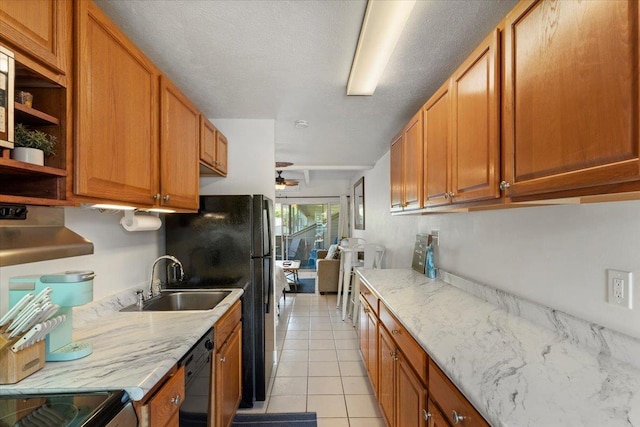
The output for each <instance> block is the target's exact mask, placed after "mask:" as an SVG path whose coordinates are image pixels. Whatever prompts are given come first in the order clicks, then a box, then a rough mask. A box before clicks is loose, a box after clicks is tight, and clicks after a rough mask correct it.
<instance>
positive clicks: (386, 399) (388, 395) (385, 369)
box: [378, 328, 396, 426]
mask: <svg viewBox="0 0 640 427" xmlns="http://www.w3.org/2000/svg"><path fill="white" fill-rule="evenodd" d="M378 331H379V333H378V345H379V346H380V353H379V358H378V360H379V365H378V369H379V375H380V376H379V384H378V403H380V409H382V415H383V416H384V419H385V421H386V422H387V425H388V426H395V418H396V412H395V396H394V392H395V381H394V380H395V357H396V353H395V344H394V343H393V340H392V339H391V335H389V333H388V332H387V331H386V329H384V328H378Z"/></svg>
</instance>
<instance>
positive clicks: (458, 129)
mask: <svg viewBox="0 0 640 427" xmlns="http://www.w3.org/2000/svg"><path fill="white" fill-rule="evenodd" d="M499 60H500V43H499V37H498V30H497V29H496V30H494V31H493V32H492V33H491V34H489V36H488V37H487V38H486V39H485V40H484V41H483V42H482V43H481V44H480V46H478V47H477V48H476V49H475V50H474V51H473V53H472V54H471V55H470V56H469V57H468V58H467V59H466V60H465V61H464V62H463V63H462V65H461V66H460V67H458V69H457V70H456V71H455V73H454V74H453V77H452V82H451V103H452V109H453V111H452V117H451V118H452V121H453V122H452V128H451V192H452V194H450V196H451V197H453V201H454V202H467V201H472V200H483V199H491V198H498V197H500V190H499V182H500V180H499V178H500V126H499V124H500V122H499V120H500V115H499V107H500V84H499V74H500V73H499V71H500V69H499Z"/></svg>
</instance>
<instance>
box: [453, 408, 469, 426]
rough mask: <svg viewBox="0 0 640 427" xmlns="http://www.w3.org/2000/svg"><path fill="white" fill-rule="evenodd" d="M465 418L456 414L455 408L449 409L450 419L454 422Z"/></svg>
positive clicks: (459, 421) (457, 422) (456, 422)
mask: <svg viewBox="0 0 640 427" xmlns="http://www.w3.org/2000/svg"><path fill="white" fill-rule="evenodd" d="M465 418H466V417H464V416H462V415H460V414H458V413H457V412H456V411H455V410H453V411H451V421H453V423H454V424H459V423H461V422H462V421H464V419H465Z"/></svg>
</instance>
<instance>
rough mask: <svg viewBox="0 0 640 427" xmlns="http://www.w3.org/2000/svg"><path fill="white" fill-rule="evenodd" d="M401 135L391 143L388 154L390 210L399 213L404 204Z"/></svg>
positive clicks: (402, 144)
mask: <svg viewBox="0 0 640 427" xmlns="http://www.w3.org/2000/svg"><path fill="white" fill-rule="evenodd" d="M403 136H404V135H403V133H402V132H400V133H399V134H398V135H396V137H395V138H393V140H392V141H391V151H390V153H389V156H390V158H391V159H390V161H391V165H390V167H391V210H392V211H400V210H402V208H403V203H404V180H403V174H402V165H403V161H404V155H403V146H404V143H403Z"/></svg>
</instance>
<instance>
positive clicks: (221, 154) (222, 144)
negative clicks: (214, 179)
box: [216, 131, 227, 176]
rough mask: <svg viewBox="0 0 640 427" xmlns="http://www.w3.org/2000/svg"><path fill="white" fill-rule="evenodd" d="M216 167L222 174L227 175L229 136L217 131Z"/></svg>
mask: <svg viewBox="0 0 640 427" xmlns="http://www.w3.org/2000/svg"><path fill="white" fill-rule="evenodd" d="M216 167H217V169H218V171H220V174H221V175H222V176H227V137H226V136H224V135H223V134H222V132H220V131H218V132H216Z"/></svg>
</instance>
